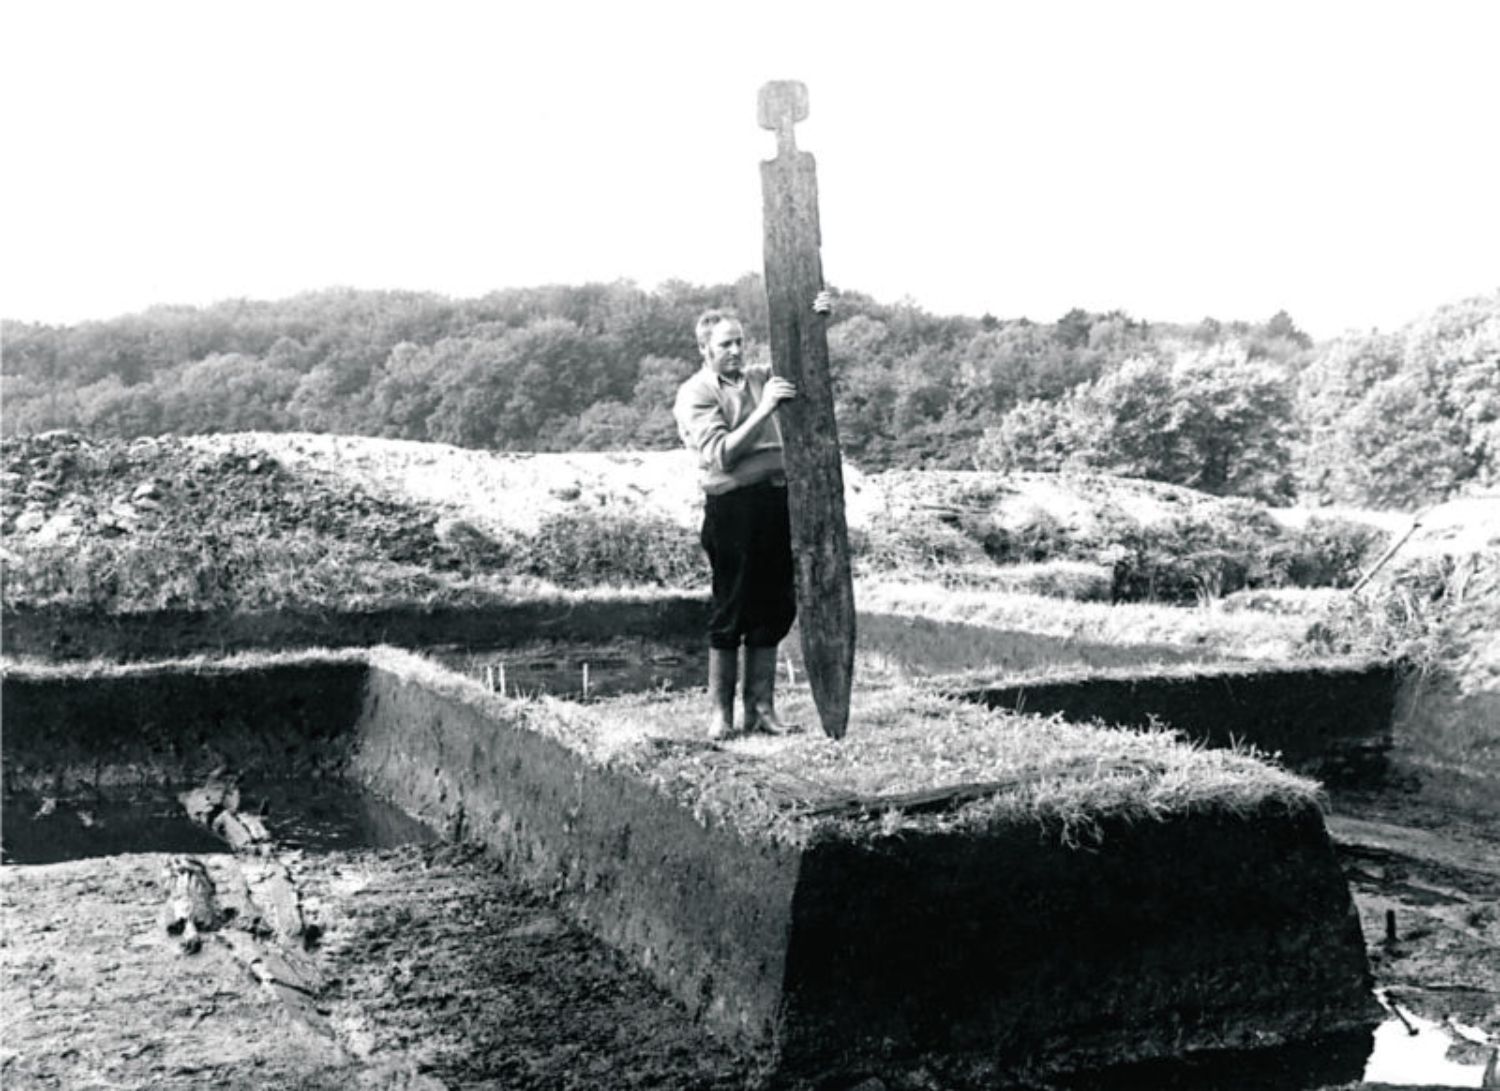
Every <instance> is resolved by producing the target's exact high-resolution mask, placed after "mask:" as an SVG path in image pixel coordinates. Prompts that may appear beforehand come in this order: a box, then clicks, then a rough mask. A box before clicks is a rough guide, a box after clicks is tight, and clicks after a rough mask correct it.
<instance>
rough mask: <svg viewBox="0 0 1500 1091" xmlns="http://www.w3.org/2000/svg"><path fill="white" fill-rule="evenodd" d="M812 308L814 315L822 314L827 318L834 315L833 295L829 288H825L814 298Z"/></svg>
mask: <svg viewBox="0 0 1500 1091" xmlns="http://www.w3.org/2000/svg"><path fill="white" fill-rule="evenodd" d="M812 308H813V313H814V314H821V315H823V316H824V317H825V318H826V317H827V316H828V315H830V314H832V313H833V293H832V292H830V291H829V290H828V289H827V288H824V289H823V290H822V291H821V292H819V293H818V294H817V295H815V296H813V304H812Z"/></svg>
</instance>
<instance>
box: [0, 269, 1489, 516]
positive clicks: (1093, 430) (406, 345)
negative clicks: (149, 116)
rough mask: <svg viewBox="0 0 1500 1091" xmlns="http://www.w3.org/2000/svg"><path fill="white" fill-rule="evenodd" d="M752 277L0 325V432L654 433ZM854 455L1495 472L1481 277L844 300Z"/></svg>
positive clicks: (1254, 484) (1356, 487)
mask: <svg viewBox="0 0 1500 1091" xmlns="http://www.w3.org/2000/svg"><path fill="white" fill-rule="evenodd" d="M725 305H729V306H734V307H736V308H737V309H738V310H739V311H740V313H741V314H742V315H743V316H744V318H745V320H746V326H747V333H748V335H749V337H750V339H751V341H752V345H751V351H752V353H759V354H762V355H764V353H765V347H764V346H765V339H766V334H767V315H766V303H765V294H764V288H763V285H762V282H761V279H760V277H759V276H758V275H755V274H750V275H747V276H745V277H742V278H741V279H740V280H739V281H738V282H736V283H734V284H723V285H710V286H702V285H693V284H687V283H683V282H669V283H667V284H664V285H662V286H660V287H658V288H657V289H655V290H653V291H647V290H644V289H641V288H639V287H638V286H636V285H634V284H632V283H629V282H616V283H612V284H589V285H583V286H551V287H541V288H527V289H510V290H505V291H499V292H494V293H491V294H489V295H486V296H482V297H480V298H477V299H462V300H455V299H451V298H449V297H446V296H441V295H435V294H428V293H418V292H393V291H356V290H352V289H335V290H328V291H320V292H311V293H306V294H303V295H298V296H295V297H293V298H290V299H285V300H280V301H273V302H260V301H247V300H239V301H230V302H223V303H218V304H215V305H213V306H208V307H185V306H182V307H179V306H161V307H154V308H151V309H149V310H147V311H144V312H142V313H139V314H134V315H128V316H125V317H121V318H117V319H112V320H109V321H100V322H86V323H81V324H78V325H73V326H47V325H39V324H28V323H20V322H11V321H7V322H5V323H4V324H3V327H0V351H3V358H0V360H3V367H0V399H3V400H0V429H3V431H4V433H5V434H6V435H15V434H21V433H30V432H39V431H45V430H50V429H57V428H66V429H73V430H78V431H83V432H87V433H90V434H94V435H100V436H122V437H133V436H141V435H156V434H161V433H203V432H226V431H246V430H271V431H280V430H306V431H320V432H341V433H350V434H363V435H377V436H391V437H398V438H405V439H417V440H434V441H441V442H446V443H453V444H458V445H460V446H466V447H484V448H493V449H501V450H575V449H594V450H599V449H615V448H647V449H649V448H662V447H671V446H673V445H675V444H676V442H677V439H676V435H675V431H674V426H673V423H672V417H671V410H670V407H671V402H672V396H673V394H674V392H675V389H676V387H677V384H678V383H679V382H681V381H682V379H683V378H685V377H686V376H687V375H688V374H689V373H691V371H692V370H693V369H694V368H695V367H697V361H698V357H697V350H696V346H695V345H694V342H693V337H692V325H693V320H694V319H695V317H696V316H697V315H698V314H699V313H700V312H701V311H702V310H704V309H705V308H707V307H710V306H725ZM828 340H829V353H830V359H831V363H832V367H833V370H834V375H835V383H836V390H837V401H838V404H837V413H838V419H839V428H840V433H841V437H842V440H843V445H844V450H845V453H846V454H847V456H848V457H849V458H850V459H851V460H853V461H854V462H855V463H856V464H858V465H860V466H861V467H862V468H864V469H866V470H880V469H888V468H896V467H903V468H919V467H941V468H970V467H979V468H986V469H1067V468H1090V469H1103V470H1108V471H1111V472H1115V473H1121V474H1128V475H1131V476H1138V477H1147V478H1152V479H1156V480H1162V481H1170V482H1173V483H1177V484H1185V485H1190V486H1193V487H1195V488H1199V489H1202V490H1204V491H1207V492H1210V493H1215V494H1219V495H1239V496H1247V497H1254V498H1257V499H1261V500H1267V501H1272V502H1289V501H1291V500H1294V499H1296V500H1300V501H1301V502H1304V503H1349V504H1361V505H1370V506H1379V507H1397V508H1412V507H1416V506H1420V505H1422V504H1426V503H1432V502H1435V501H1437V500H1441V499H1444V498H1446V497H1448V496H1452V495H1454V494H1456V493H1459V492H1462V491H1466V490H1474V489H1476V488H1487V487H1489V486H1492V485H1496V484H1497V482H1500V291H1497V292H1495V293H1494V294H1492V295H1488V296H1481V297H1477V298H1473V299H1468V300H1465V301H1462V302H1459V303H1455V304H1453V305H1451V306H1447V307H1444V308H1441V309H1439V310H1438V311H1436V312H1435V313H1433V314H1431V315H1429V316H1427V317H1425V318H1423V319H1421V320H1419V321H1417V322H1414V323H1412V324H1411V325H1409V326H1407V327H1405V328H1403V329H1401V330H1399V331H1396V332H1394V333H1378V332H1371V333H1369V334H1367V335H1358V336H1346V337H1343V338H1339V339H1337V340H1333V341H1329V342H1325V343H1321V344H1314V343H1313V342H1312V340H1311V339H1310V338H1308V337H1307V336H1306V335H1305V334H1304V333H1302V332H1301V331H1300V330H1299V329H1298V328H1297V326H1296V324H1295V322H1294V321H1293V320H1292V318H1291V317H1290V316H1289V315H1287V314H1286V312H1284V311H1283V312H1280V313H1278V314H1276V315H1274V316H1272V317H1270V318H1269V319H1267V320H1265V321H1262V322H1244V321H1233V322H1231V321H1223V322H1221V321H1218V320H1215V319H1213V318H1205V319H1204V320H1203V321H1201V322H1199V323H1197V324H1196V325H1191V326H1183V325H1172V324H1165V323H1149V322H1146V321H1142V320H1138V319H1135V318H1133V317H1131V316H1129V315H1126V314H1124V313H1122V312H1120V311H1113V312H1109V313H1095V312H1088V311H1084V310H1081V309H1075V310H1072V311H1069V312H1068V313H1067V314H1065V315H1063V316H1061V317H1060V318H1058V319H1057V320H1056V321H1053V322H1033V321H1030V320H1028V319H1024V318H1022V319H1013V320H1001V319H997V318H995V317H993V316H991V315H985V316H983V317H980V318H972V317H962V316H938V315H933V314H929V313H927V312H926V311H924V310H922V309H921V308H919V307H917V306H916V305H914V304H912V303H911V302H910V301H902V302H898V303H895V304H886V303H881V302H877V301H876V300H874V299H871V298H870V297H868V296H865V295H863V294H860V293H858V292H852V291H846V292H843V293H841V294H840V296H839V299H838V303H837V309H836V313H835V315H834V317H833V318H832V319H831V320H830V323H829V329H828Z"/></svg>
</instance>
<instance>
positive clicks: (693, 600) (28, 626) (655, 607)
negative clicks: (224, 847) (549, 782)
mask: <svg viewBox="0 0 1500 1091" xmlns="http://www.w3.org/2000/svg"><path fill="white" fill-rule="evenodd" d="M707 624H708V602H707V599H705V598H704V597H703V596H701V595H699V596H690V595H682V596H672V597H663V598H660V599H652V600H648V601H641V600H636V599H628V600H619V601H609V600H605V599H599V600H594V601H589V602H586V603H575V602H571V601H558V600H553V599H540V600H537V601H534V602H520V603H512V604H510V605H506V606H490V607H485V608H483V609H461V608H440V609H433V610H422V609H415V608H413V609H402V610H370V611H360V612H345V611H328V610H306V611H303V610H270V611H263V612H258V613H257V612H242V613H225V612H223V611H196V610H159V611H153V612H151V613H139V614H88V613H79V612H77V611H66V610H46V609H24V610H6V611H5V614H4V617H3V628H4V633H5V641H4V642H5V653H6V654H7V655H26V656H40V657H45V658H48V659H54V660H56V659H92V658H96V657H98V658H104V659H112V660H116V661H125V660H133V659H166V658H170V657H172V656H180V655H185V654H189V653H191V652H197V651H203V652H229V651H249V650H252V649H271V650H282V649H287V648H312V647H371V646H373V645H376V644H390V645H393V646H395V647H398V648H428V647H435V646H444V645H447V646H452V647H457V648H505V647H513V646H516V645H520V644H528V643H536V642H538V641H544V640H557V641H565V642H570V643H589V642H600V643H602V642H606V641H610V640H615V639H619V638H622V637H646V638H650V639H657V640H667V639H673V638H675V639H678V640H682V639H684V638H685V637H690V638H691V639H692V642H693V646H694V647H696V646H698V645H700V644H703V643H704V639H703V634H704V633H705V632H706V629H707Z"/></svg>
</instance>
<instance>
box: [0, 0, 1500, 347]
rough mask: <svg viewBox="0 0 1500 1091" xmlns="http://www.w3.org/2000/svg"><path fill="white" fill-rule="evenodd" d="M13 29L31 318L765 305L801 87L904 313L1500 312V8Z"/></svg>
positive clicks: (585, 10) (17, 197)
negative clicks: (406, 296)
mask: <svg viewBox="0 0 1500 1091" xmlns="http://www.w3.org/2000/svg"><path fill="white" fill-rule="evenodd" d="M981 12H983V14H980V13H981ZM0 33H3V35H4V41H5V48H4V56H3V64H0V96H3V103H4V105H3V110H4V119H5V126H4V149H5V158H4V165H3V168H0V208H3V214H4V225H3V227H4V235H3V239H0V246H3V255H0V275H3V281H0V314H3V315H4V316H6V317H10V318H18V319H26V320H42V321H51V322H65V321H77V320H81V319H88V318H107V317H112V316H114V315H117V314H121V313H125V312H128V311H133V310H138V309H141V308H143V307H145V306H148V305H150V304H153V303H200V304H201V303H208V302H212V301H215V300H218V299H224V298H230V297H250V298H279V297H283V296H287V295H290V294H292V293H295V292H299V291H304V290H308V289H315V288H322V287H328V286H332V285H349V286H354V287H361V288H407V289H417V290H428V291H437V292H443V293H448V294H452V295H457V296H472V295H479V294H482V293H484V292H486V291H489V290H492V289H495V288H502V287H510V286H522V285H535V284H543V283H572V284H578V283H583V282H586V281H591V280H614V279H617V278H628V279H631V280H634V281H636V282H637V283H639V284H641V285H642V286H643V287H647V288H650V287H654V286H655V285H656V284H657V283H659V282H660V281H662V280H664V279H668V278H682V279H686V280H689V281H694V282H699V283H709V282H718V281H728V280H733V279H734V278H736V277H738V276H739V275H740V274H742V273H744V272H747V271H750V270H753V269H758V268H760V264H761V236H760V230H761V229H760V192H759V173H758V169H757V162H758V161H759V160H760V159H762V158H766V157H769V156H770V155H771V154H773V151H774V143H775V141H774V138H773V137H772V135H771V134H769V133H766V132H764V131H762V130H760V129H759V128H757V126H756V120H755V118H756V115H755V106H756V93H757V90H758V88H759V87H760V85H761V84H762V83H763V82H765V81H766V80H768V79H783V78H794V79H801V80H803V81H804V82H805V83H806V84H807V85H808V89H809V95H810V99H811V109H812V116H811V118H810V119H809V120H808V121H807V122H806V123H804V124H803V125H802V126H799V128H798V139H799V143H800V145H801V146H802V147H804V148H805V149H807V150H809V151H812V152H813V153H814V154H815V155H816V156H817V159H818V172H819V180H820V187H821V197H822V217H823V260H824V271H825V274H826V276H827V277H828V279H829V281H830V282H831V283H833V284H835V285H837V286H840V287H846V288H851V289H857V290H860V291H864V292H868V293H870V294H872V295H874V296H875V297H876V298H878V299H881V300H884V301H887V302H894V301H896V300H897V299H900V298H901V297H910V298H912V299H914V300H915V301H916V302H917V303H918V304H920V305H921V306H923V307H925V308H926V309H928V310H931V311H934V312H937V313H964V314H971V315H979V314H982V313H984V312H989V313H991V314H994V315H996V316H998V317H1001V318H1015V317H1020V316H1022V315H1026V316H1029V317H1031V318H1033V319H1036V320H1038V321H1052V320H1055V319H1056V318H1057V317H1058V316H1059V315H1061V314H1062V313H1063V312H1065V311H1066V310H1068V309H1069V308H1070V307H1073V306H1082V307H1085V308H1088V309H1091V310H1107V309H1111V308H1115V307H1120V308H1124V309H1125V310H1127V311H1128V312H1130V313H1131V314H1132V315H1134V316H1137V317H1141V318H1147V319H1152V320H1157V321H1195V320H1197V319H1199V318H1201V317H1203V316H1205V315H1214V316H1216V317H1218V318H1221V319H1229V318H1247V319H1256V320H1259V319H1264V318H1267V317H1269V316H1270V315H1271V314H1272V313H1274V312H1275V311H1276V310H1278V309H1280V308H1286V309H1287V310H1289V311H1290V312H1291V314H1292V316H1293V318H1294V319H1296V320H1297V322H1298V323H1299V325H1301V326H1302V327H1303V328H1304V329H1306V330H1307V331H1308V332H1310V333H1312V334H1313V335H1314V336H1317V337H1328V336H1333V335H1335V334H1337V333H1339V332H1341V331H1343V330H1345V329H1347V328H1359V329H1365V328H1369V327H1371V326H1378V327H1380V328H1382V329H1392V328H1395V327H1397V326H1400V325H1401V324H1403V323H1404V322H1406V321H1409V320H1410V319H1412V318H1414V317H1417V316H1418V315H1420V314H1421V313H1422V312H1424V311H1426V310H1429V309H1431V308H1432V307H1434V306H1437V305H1439V304H1442V303H1445V302H1450V301H1454V300H1456V299H1459V298H1462V297H1464V296H1468V295H1474V294H1478V293H1481V292H1488V291H1493V290H1494V289H1496V288H1497V287H1500V107H1497V103H1500V91H1497V86H1500V85H1497V82H1496V60H1495V59H1496V55H1497V50H1500V3H1494V2H1490V0H1473V2H1450V3H1441V2H1437V3H1434V2H1431V0H1426V2H1422V3H1417V2H1412V3H1405V4H1386V3H1379V2H1373V0H1365V2H1360V3H1333V2H1321V3H1320V2H1317V0H1302V2H1299V3H1277V2H1268V0H1257V2H1255V3H1249V2H1241V3H1204V2H1201V0H1200V2H1191V3H1180V4H1177V3H1137V2H1131V0H1114V2H1100V3H1061V2H1049V3H1041V2H1035V3H1026V4H1002V3H991V4H981V3H978V2H966V3H945V2H938V0H922V2H920V3H916V2H909V3H903V4H900V5H895V4H889V5H881V4H876V3H871V2H865V3H859V4H855V3H812V2H810V0H801V2H795V3H780V2H770V3H750V4H739V5H735V6H734V7H733V8H732V9H731V8H730V7H728V6H723V5H708V4H702V3H698V4H692V3H683V4H669V3H662V2H657V0H627V2H617V3H611V4H605V3H580V4H568V3H557V2H545V3H544V2H542V0H528V2H526V3H505V2H493V0H492V2H488V3H442V2H433V0H424V2H421V3H417V2H411V3H401V4H390V3H386V4H382V3H378V2H369V0H366V2H363V3H335V2H318V0H298V2H294V3H282V2H276V0H255V2H253V3H239V2H207V0H193V2H191V3H164V2H159V0H114V2H111V3H78V2H69V0H46V2H32V3H21V2H14V3H10V4H8V5H5V8H4V14H3V23H0Z"/></svg>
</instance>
